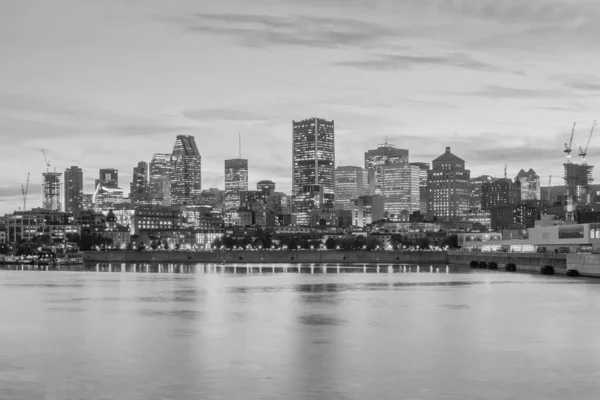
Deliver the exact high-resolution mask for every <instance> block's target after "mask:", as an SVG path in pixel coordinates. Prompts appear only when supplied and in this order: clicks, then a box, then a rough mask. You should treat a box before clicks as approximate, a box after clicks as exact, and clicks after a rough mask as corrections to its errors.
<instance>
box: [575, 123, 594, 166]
mask: <svg viewBox="0 0 600 400" xmlns="http://www.w3.org/2000/svg"><path fill="white" fill-rule="evenodd" d="M596 122H597V121H594V125H592V129H591V130H590V136H589V137H588V141H587V143H586V145H585V149H582V148H581V147H580V148H579V156H581V157H583V163H584V164H585V156H587V149H588V146H589V145H590V140H592V134H593V133H594V128H595V127H596Z"/></svg>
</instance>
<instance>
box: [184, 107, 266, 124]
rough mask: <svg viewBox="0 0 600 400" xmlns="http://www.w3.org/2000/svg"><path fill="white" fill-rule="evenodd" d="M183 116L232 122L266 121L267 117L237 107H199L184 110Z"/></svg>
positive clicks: (196, 119)
mask: <svg viewBox="0 0 600 400" xmlns="http://www.w3.org/2000/svg"><path fill="white" fill-rule="evenodd" d="M182 114H183V116H185V117H186V118H189V119H192V120H195V121H201V122H205V121H214V120H223V121H232V122H266V121H267V118H265V117H264V116H262V115H259V114H256V113H252V112H247V111H243V110H239V109H236V108H234V107H228V108H199V109H194V110H184V111H183V112H182Z"/></svg>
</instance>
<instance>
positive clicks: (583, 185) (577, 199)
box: [564, 163, 594, 205]
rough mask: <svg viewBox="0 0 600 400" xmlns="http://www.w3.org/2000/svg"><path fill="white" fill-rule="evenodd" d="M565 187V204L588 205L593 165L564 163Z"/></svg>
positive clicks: (592, 179)
mask: <svg viewBox="0 0 600 400" xmlns="http://www.w3.org/2000/svg"><path fill="white" fill-rule="evenodd" d="M564 167H565V175H564V179H565V186H566V189H567V190H566V197H567V202H569V201H571V202H572V203H573V205H583V204H589V203H590V184H591V183H592V182H593V181H594V178H593V177H592V171H593V169H594V166H593V165H587V164H572V163H565V164H564Z"/></svg>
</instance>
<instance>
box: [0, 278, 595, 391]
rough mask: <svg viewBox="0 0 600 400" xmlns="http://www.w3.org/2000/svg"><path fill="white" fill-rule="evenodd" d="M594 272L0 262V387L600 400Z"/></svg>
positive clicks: (18, 388)
mask: <svg viewBox="0 0 600 400" xmlns="http://www.w3.org/2000/svg"><path fill="white" fill-rule="evenodd" d="M598 283H600V281H596V280H587V279H573V278H566V277H542V276H533V275H524V274H509V273H503V272H491V271H490V272H474V273H464V274H429V273H420V274H416V273H414V274H379V275H378V274H340V275H337V274H331V275H310V274H302V275H298V274H275V275H271V274H263V275H258V274H255V275H251V276H247V275H236V276H233V275H215V274H213V275H208V274H155V273H149V274H148V273H132V272H126V273H120V272H113V273H108V272H100V273H96V272H52V271H51V272H46V271H0V398H1V399H14V400H16V399H27V400H31V399H45V400H50V399H61V400H63V399H140V400H141V399H144V400H147V399H361V400H362V399H461V400H462V399H570V398H572V399H598V398H600V310H599V309H598V308H599V307H598V305H599V304H600V285H598Z"/></svg>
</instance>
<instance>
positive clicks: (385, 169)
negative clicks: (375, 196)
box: [380, 163, 421, 216]
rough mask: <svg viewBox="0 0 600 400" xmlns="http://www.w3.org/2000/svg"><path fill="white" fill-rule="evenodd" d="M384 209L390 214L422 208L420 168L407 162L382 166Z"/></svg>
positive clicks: (409, 212)
mask: <svg viewBox="0 0 600 400" xmlns="http://www.w3.org/2000/svg"><path fill="white" fill-rule="evenodd" d="M380 174H381V178H382V179H381V184H382V186H381V191H382V196H383V202H384V210H385V212H386V213H387V214H388V216H392V215H400V214H401V213H403V212H404V213H408V214H411V213H413V212H415V211H420V210H421V198H420V175H421V171H420V168H419V167H418V166H416V165H410V164H406V163H396V164H386V165H381V167H380Z"/></svg>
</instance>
